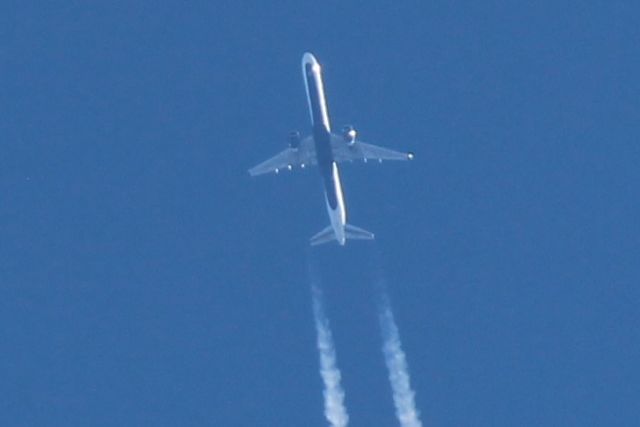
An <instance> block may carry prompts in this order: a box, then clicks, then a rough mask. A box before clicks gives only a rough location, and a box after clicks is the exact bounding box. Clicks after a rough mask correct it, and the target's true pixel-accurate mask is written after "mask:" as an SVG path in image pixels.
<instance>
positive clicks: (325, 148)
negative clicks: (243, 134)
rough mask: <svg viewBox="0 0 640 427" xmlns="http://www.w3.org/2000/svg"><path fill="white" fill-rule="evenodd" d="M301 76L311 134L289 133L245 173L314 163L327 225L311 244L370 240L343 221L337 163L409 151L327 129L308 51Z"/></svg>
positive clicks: (316, 68) (402, 156) (347, 130)
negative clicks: (274, 151)
mask: <svg viewBox="0 0 640 427" xmlns="http://www.w3.org/2000/svg"><path fill="white" fill-rule="evenodd" d="M302 77H303V79H304V85H305V89H306V93H307V103H308V105H309V114H310V117H311V127H312V133H311V135H308V136H306V137H304V138H302V137H301V135H300V132H297V131H292V132H290V133H289V147H288V148H287V149H285V150H284V151H282V152H280V153H279V154H277V155H275V156H274V157H272V158H270V159H268V160H266V161H264V162H262V163H260V164H259V165H257V166H255V167H253V168H251V169H249V175H251V176H257V175H262V174H265V173H270V172H275V173H279V172H280V171H282V170H292V169H293V168H294V167H300V168H305V167H307V166H316V165H317V166H318V169H319V170H320V174H321V176H322V180H323V182H324V194H325V201H326V205H327V212H328V213H329V220H330V224H329V226H327V227H326V228H324V229H323V230H322V231H320V232H319V233H317V234H315V235H314V236H313V237H311V239H310V243H311V245H312V246H315V245H320V244H323V243H327V242H331V241H334V240H335V241H337V242H338V244H340V245H341V246H344V244H345V243H346V241H347V239H355V240H372V239H373V238H374V234H373V233H371V232H369V231H367V230H364V229H362V228H359V227H356V226H354V225H351V224H348V223H347V211H346V208H345V203H344V195H343V192H342V184H341V182H340V173H339V171H338V163H341V162H345V161H353V160H363V161H364V162H367V160H377V161H379V162H382V160H412V159H413V157H414V155H413V153H412V152H400V151H394V150H390V149H388V148H383V147H378V146H376V145H371V144H366V143H364V142H362V141H360V140H359V139H357V132H356V130H355V128H354V127H353V126H351V125H347V126H344V127H343V128H342V132H341V134H336V133H332V132H331V125H330V124H329V113H328V109H327V98H326V97H325V93H324V86H323V84H322V73H321V69H320V64H319V63H318V61H317V60H316V58H315V56H313V54H311V53H308V52H307V53H305V54H304V55H303V56H302Z"/></svg>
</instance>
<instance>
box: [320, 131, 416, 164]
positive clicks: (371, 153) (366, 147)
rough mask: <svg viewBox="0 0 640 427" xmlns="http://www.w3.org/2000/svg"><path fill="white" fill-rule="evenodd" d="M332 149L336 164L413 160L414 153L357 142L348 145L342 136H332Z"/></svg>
mask: <svg viewBox="0 0 640 427" xmlns="http://www.w3.org/2000/svg"><path fill="white" fill-rule="evenodd" d="M331 149H332V150H333V157H334V159H335V161H336V162H346V161H354V160H363V161H365V162H366V161H368V160H377V161H382V160H412V159H413V153H411V152H402V151H396V150H391V149H389V148H384V147H380V146H377V145H372V144H367V143H364V142H361V141H355V143H354V144H351V145H349V144H347V143H346V142H345V140H344V138H343V137H342V136H340V135H336V134H332V135H331Z"/></svg>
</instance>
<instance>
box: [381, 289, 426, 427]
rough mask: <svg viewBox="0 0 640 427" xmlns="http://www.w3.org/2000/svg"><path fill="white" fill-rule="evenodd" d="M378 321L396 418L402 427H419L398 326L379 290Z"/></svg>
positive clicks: (418, 416) (389, 304)
mask: <svg viewBox="0 0 640 427" xmlns="http://www.w3.org/2000/svg"><path fill="white" fill-rule="evenodd" d="M380 293H381V295H380V308H379V313H378V315H379V320H380V329H381V331H382V353H383V354H384V360H385V363H386V364H387V370H388V371H389V382H390V383H391V391H392V392H393V403H394V405H395V407H396V416H397V417H398V421H399V422H400V425H401V426H402V427H421V426H422V422H421V421H420V414H419V413H418V411H417V410H416V403H415V401H414V395H415V393H414V391H413V390H412V389H411V381H410V379H409V366H408V364H407V358H406V356H405V354H404V351H402V344H401V342H400V334H399V332H398V326H397V325H396V322H395V320H394V318H393V312H392V311H391V303H390V302H389V297H388V296H387V294H386V292H385V291H384V290H383V289H380Z"/></svg>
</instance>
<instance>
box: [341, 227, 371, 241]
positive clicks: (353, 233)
mask: <svg viewBox="0 0 640 427" xmlns="http://www.w3.org/2000/svg"><path fill="white" fill-rule="evenodd" d="M344 235H345V237H346V238H347V239H351V240H373V239H374V238H375V235H374V234H373V233H372V232H370V231H367V230H364V229H362V228H359V227H356V226H355V225H350V224H347V225H345V226H344Z"/></svg>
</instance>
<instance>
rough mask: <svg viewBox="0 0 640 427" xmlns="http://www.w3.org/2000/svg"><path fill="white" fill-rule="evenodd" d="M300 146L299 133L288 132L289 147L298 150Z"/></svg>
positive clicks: (295, 131) (294, 131)
mask: <svg viewBox="0 0 640 427" xmlns="http://www.w3.org/2000/svg"><path fill="white" fill-rule="evenodd" d="M299 146H300V132H298V131H297V130H292V131H291V132H289V147H291V148H298V147H299Z"/></svg>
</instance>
